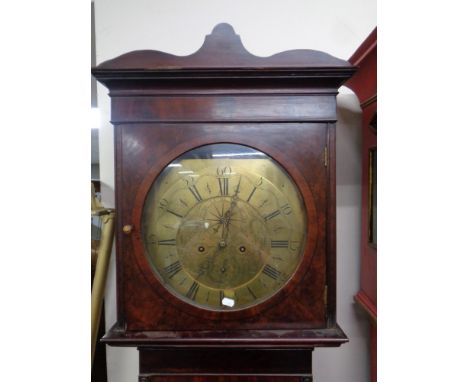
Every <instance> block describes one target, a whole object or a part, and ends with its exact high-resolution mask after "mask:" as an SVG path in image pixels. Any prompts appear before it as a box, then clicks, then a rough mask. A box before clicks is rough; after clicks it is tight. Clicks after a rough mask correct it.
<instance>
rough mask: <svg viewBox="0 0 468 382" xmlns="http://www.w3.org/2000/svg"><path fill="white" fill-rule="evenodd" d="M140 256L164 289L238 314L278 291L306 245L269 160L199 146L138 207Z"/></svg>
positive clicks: (298, 205) (300, 213)
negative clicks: (143, 253) (142, 248)
mask: <svg viewBox="0 0 468 382" xmlns="http://www.w3.org/2000/svg"><path fill="white" fill-rule="evenodd" d="M142 234H143V238H144V242H145V249H146V255H147V258H148V260H149V262H150V263H151V265H152V267H153V270H154V272H155V275H156V277H158V279H159V280H160V281H161V283H162V284H163V285H164V287H165V288H167V289H168V290H169V291H170V292H171V293H172V294H174V295H175V296H177V297H178V298H180V299H181V300H183V301H185V302H186V303H189V304H192V305H195V306H198V307H200V308H204V309H209V310H239V309H246V308H249V307H251V306H254V305H256V304H259V303H261V302H263V301H265V300H266V299H268V298H270V297H272V296H273V295H274V294H275V293H277V292H278V291H279V290H280V289H281V288H283V287H284V286H285V285H286V284H287V282H288V281H289V280H290V278H291V277H292V276H293V274H294V272H295V271H296V269H297V268H298V266H299V264H300V262H301V260H302V257H303V248H304V243H305V240H306V215H305V210H304V204H303V200H302V197H301V195H300V193H299V191H298V188H297V186H296V185H295V184H294V182H293V181H292V179H291V178H290V176H289V175H288V174H287V173H286V171H285V170H284V169H283V168H282V167H281V166H280V165H279V164H278V163H277V162H275V161H274V160H273V159H271V158H270V157H268V156H267V155H265V154H264V153H261V152H259V151H257V150H254V149H251V148H248V147H246V146H241V145H232V144H215V145H208V146H202V147H200V148H197V149H194V150H192V151H189V152H187V153H185V154H184V155H182V156H181V157H179V158H177V159H176V160H175V161H173V162H172V163H170V164H169V165H168V166H167V167H166V168H165V169H164V171H163V172H162V173H161V174H160V175H159V176H158V178H157V179H156V181H155V182H154V184H153V185H152V187H151V190H150V192H149V193H148V196H147V198H146V201H145V205H144V209H143V216H142Z"/></svg>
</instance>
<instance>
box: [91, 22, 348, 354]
mask: <svg viewBox="0 0 468 382" xmlns="http://www.w3.org/2000/svg"><path fill="white" fill-rule="evenodd" d="M354 70H355V68H354V67H352V66H351V65H350V64H349V63H347V62H346V61H343V60H339V59H337V58H334V57H332V56H330V55H328V54H325V53H322V52H317V51H305V50H298V51H288V52H283V53H280V54H277V55H274V56H271V57H267V58H261V57H256V56H253V55H251V54H250V53H249V52H247V51H246V50H245V48H244V47H243V46H242V43H241V42H240V39H239V37H238V36H237V35H235V33H234V31H233V29H232V28H231V27H230V26H229V25H227V24H220V25H218V26H217V27H216V28H215V29H214V31H213V33H212V34H211V35H209V36H207V38H206V40H205V43H204V45H203V46H202V48H200V50H199V51H197V52H196V53H194V54H193V55H191V56H186V57H177V56H173V55H169V54H167V53H162V52H157V51H137V52H131V53H128V54H125V55H123V56H120V57H117V58H116V59H113V60H110V61H106V62H104V63H102V64H101V65H99V66H98V67H97V68H94V69H93V74H94V75H95V77H96V78H97V79H98V80H99V81H100V82H101V83H103V84H104V85H105V86H106V87H107V88H108V89H109V90H110V92H109V95H110V97H111V102H112V103H111V119H112V121H111V122H112V123H113V125H114V127H115V130H114V137H115V179H116V184H115V191H116V209H117V229H116V241H117V284H118V288H117V289H118V292H117V293H118V296H117V310H118V322H117V323H116V325H115V327H114V328H113V329H112V330H111V331H110V332H109V333H108V335H107V336H106V337H105V339H104V340H105V341H107V342H108V343H113V344H117V345H129V344H135V345H142V344H145V343H146V344H159V345H162V346H172V345H175V344H178V345H181V344H182V345H185V344H196V346H210V345H209V344H211V345H213V344H214V343H220V342H219V341H221V342H222V340H221V338H222V337H224V338H225V340H224V342H223V344H225V345H226V344H227V345H229V343H230V342H229V340H228V339H227V338H228V337H229V338H231V342H232V345H233V346H237V345H236V344H244V343H249V341H251V340H252V336H254V337H255V336H258V338H257V340H258V344H259V346H268V345H271V344H272V343H277V344H278V343H280V342H281V341H283V342H282V344H283V345H284V346H287V345H288V344H289V345H288V346H299V347H300V346H306V345H307V346H311V345H314V344H315V345H318V346H333V345H335V346H336V345H339V344H340V343H342V342H345V341H346V340H347V339H346V336H345V335H344V333H343V332H342V331H341V329H340V328H339V327H338V325H337V324H336V318H335V312H336V305H335V285H336V274H335V259H336V255H335V252H336V245H335V229H336V228H335V224H336V222H335V209H336V207H335V203H336V202H335V122H336V94H337V89H338V87H339V86H340V85H341V84H342V83H343V82H344V81H345V80H346V79H347V78H349V77H350V76H351V75H352V73H353V72H354ZM214 143H232V144H241V145H245V146H249V147H252V148H254V149H256V150H259V151H262V152H264V153H265V154H267V155H268V156H270V157H271V158H273V159H274V160H276V161H277V162H278V163H279V164H280V165H281V166H282V167H283V168H284V169H285V170H286V171H287V172H288V173H289V175H290V176H291V178H292V179H293V180H294V182H295V183H296V185H297V187H298V189H299V190H300V192H301V194H302V197H303V199H304V204H305V209H306V213H307V222H308V224H307V239H306V245H305V251H304V258H303V260H302V262H301V264H300V265H299V267H298V269H297V271H296V273H295V274H294V275H293V277H292V279H291V280H290V281H289V282H288V283H287V284H286V286H285V287H284V288H283V289H281V290H280V292H278V293H277V294H275V295H274V296H273V297H272V298H270V299H268V300H266V301H264V302H262V303H261V304H259V305H255V306H252V307H249V308H247V309H244V310H238V311H233V312H218V311H210V310H206V309H200V308H197V307H195V306H193V305H190V304H186V303H184V302H183V301H181V300H179V299H178V298H176V297H175V296H174V295H172V294H171V293H169V292H168V291H167V290H166V289H165V288H164V287H163V286H162V285H161V283H160V281H158V279H157V278H156V277H155V275H154V273H153V270H152V269H151V265H150V264H149V263H148V260H147V258H146V256H145V253H144V244H143V242H142V236H141V231H140V228H141V226H140V224H141V217H142V210H143V205H144V202H145V197H146V195H147V193H148V191H149V189H150V187H151V185H152V184H153V182H154V180H155V179H156V177H157V176H158V174H160V173H161V171H162V170H163V169H164V167H165V166H167V165H168V164H169V163H171V161H173V160H174V159H175V158H177V157H178V156H180V155H181V154H183V153H184V152H187V151H189V150H191V149H194V148H196V147H199V146H202V145H208V144H214ZM128 225H129V226H131V227H132V230H131V232H130V233H129V234H125V233H124V232H123V231H122V228H123V227H124V226H128ZM298 329H300V331H298ZM217 336H218V337H217ZM216 338H218V339H216ZM282 339H283V340H282ZM213 341H214V342H213ZM236 341H237V342H236ZM250 343H255V338H254V339H253V342H250ZM171 344H172V345H171ZM194 346H195V345H194Z"/></svg>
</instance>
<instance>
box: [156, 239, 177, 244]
mask: <svg viewBox="0 0 468 382" xmlns="http://www.w3.org/2000/svg"><path fill="white" fill-rule="evenodd" d="M158 244H159V245H176V239H169V240H158Z"/></svg>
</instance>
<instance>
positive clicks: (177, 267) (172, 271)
mask: <svg viewBox="0 0 468 382" xmlns="http://www.w3.org/2000/svg"><path fill="white" fill-rule="evenodd" d="M181 270H182V264H181V263H180V261H179V260H177V261H176V262H175V263H172V264H171V265H168V266H167V267H165V268H164V272H165V273H166V274H167V275H168V276H169V278H170V279H172V278H173V277H174V276H175V275H176V274H177V273H179V272H180V271H181Z"/></svg>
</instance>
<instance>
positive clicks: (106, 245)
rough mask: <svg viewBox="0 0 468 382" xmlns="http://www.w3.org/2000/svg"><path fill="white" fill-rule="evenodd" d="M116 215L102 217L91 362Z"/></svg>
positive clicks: (94, 292)
mask: <svg viewBox="0 0 468 382" xmlns="http://www.w3.org/2000/svg"><path fill="white" fill-rule="evenodd" d="M114 217H115V213H114V212H110V213H109V214H108V215H104V216H102V217H101V219H102V235H101V242H100V244H99V250H98V256H97V262H96V272H95V273H94V279H93V288H92V291H91V364H92V363H93V362H94V353H95V350H96V341H97V335H98V329H99V321H100V320H101V308H102V301H103V297H104V290H105V287H106V279H107V269H108V266H109V259H110V255H111V250H112V242H113V239H114Z"/></svg>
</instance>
